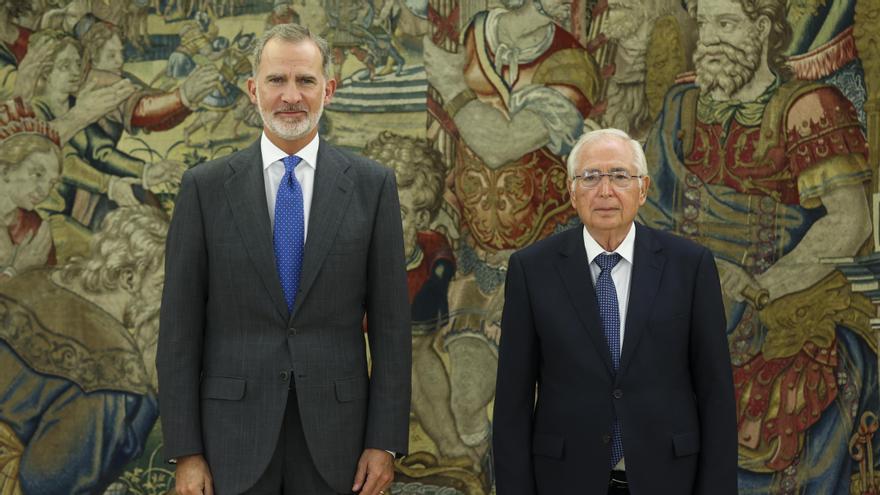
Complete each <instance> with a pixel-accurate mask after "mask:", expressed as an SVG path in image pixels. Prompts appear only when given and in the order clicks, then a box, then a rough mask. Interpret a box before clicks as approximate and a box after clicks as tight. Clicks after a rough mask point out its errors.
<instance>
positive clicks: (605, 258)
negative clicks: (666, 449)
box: [594, 253, 623, 468]
mask: <svg viewBox="0 0 880 495" xmlns="http://www.w3.org/2000/svg"><path fill="white" fill-rule="evenodd" d="M594 261H595V262H596V264H597V265H599V268H600V269H601V270H602V271H601V272H599V277H598V278H597V279H596V298H597V299H598V300H599V317H600V318H601V319H602V330H603V331H604V333H605V341H606V342H608V350H610V351H611V365H612V367H613V368H614V372H615V373H616V372H617V369H618V368H620V307H619V306H618V303H617V289H616V288H615V287H614V280H613V279H612V278H611V270H612V269H613V268H614V266H615V265H617V263H618V262H619V261H620V255H619V254H617V253H612V254H604V253H603V254H600V255H599V256H596V258H595V259H594ZM622 458H623V438H622V435H621V433H620V422H619V421H618V420H617V418H615V419H614V423H613V424H612V425H611V467H612V468H613V467H614V466H616V465H617V463H618V462H619V461H620V459H622Z"/></svg>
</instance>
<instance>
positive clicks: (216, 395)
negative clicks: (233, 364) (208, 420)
mask: <svg viewBox="0 0 880 495" xmlns="http://www.w3.org/2000/svg"><path fill="white" fill-rule="evenodd" d="M246 385H247V380H245V379H244V378H233V377H228V376H210V375H207V376H205V377H204V378H202V384H201V391H200V395H201V397H202V399H220V400H241V399H242V398H243V397H244V391H245V388H246Z"/></svg>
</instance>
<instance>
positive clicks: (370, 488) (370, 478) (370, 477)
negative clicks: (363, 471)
mask: <svg viewBox="0 0 880 495" xmlns="http://www.w3.org/2000/svg"><path fill="white" fill-rule="evenodd" d="M377 474H378V471H375V470H373V469H369V468H368V469H367V481H366V482H365V483H364V488H363V489H362V490H361V495H377V494H378V493H379V477H378V476H377Z"/></svg>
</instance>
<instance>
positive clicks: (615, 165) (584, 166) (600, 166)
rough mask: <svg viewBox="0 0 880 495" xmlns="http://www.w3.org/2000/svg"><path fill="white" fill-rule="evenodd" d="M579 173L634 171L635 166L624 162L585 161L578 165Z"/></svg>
mask: <svg viewBox="0 0 880 495" xmlns="http://www.w3.org/2000/svg"><path fill="white" fill-rule="evenodd" d="M578 169H579V170H581V171H601V172H610V171H614V170H634V169H635V166H634V165H633V164H632V162H629V161H624V160H597V159H589V158H588V159H587V160H585V161H583V162H581V163H579V164H578Z"/></svg>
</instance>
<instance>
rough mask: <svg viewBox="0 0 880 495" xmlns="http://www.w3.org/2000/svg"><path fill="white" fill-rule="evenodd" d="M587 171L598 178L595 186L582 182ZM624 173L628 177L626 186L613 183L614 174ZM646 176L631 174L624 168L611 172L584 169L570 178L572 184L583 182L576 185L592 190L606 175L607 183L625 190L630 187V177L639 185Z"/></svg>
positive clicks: (621, 175)
mask: <svg viewBox="0 0 880 495" xmlns="http://www.w3.org/2000/svg"><path fill="white" fill-rule="evenodd" d="M588 173H589V175H590V176H592V177H598V179H599V180H598V181H597V182H596V185H595V186H592V187H591V186H588V185H586V182H584V180H583V179H584V178H585V177H586V175H587V174H588ZM624 175H626V178H627V179H628V181H627V184H626V186H619V185H615V184H614V178H615V176H617V177H621V178H622V177H623V176H624ZM647 176H648V175H647V174H635V175H633V174H630V173H629V172H627V171H626V170H612V171H611V172H600V171H598V170H591V171H587V170H584V172H583V173H581V174H580V175H575V176H573V177H572V178H571V180H572V183H573V184H574V183H583V184H584V186H579V185H578V186H577V187H581V188H583V189H585V190H588V191H589V190H593V189H596V188H597V187H599V184H601V183H602V177H608V183H609V184H610V185H611V187H613V188H615V189H618V190H626V189H629V188H630V187H632V179H637V180H638V182H639V185H641V183H642V179H643V178H645V177H647Z"/></svg>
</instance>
